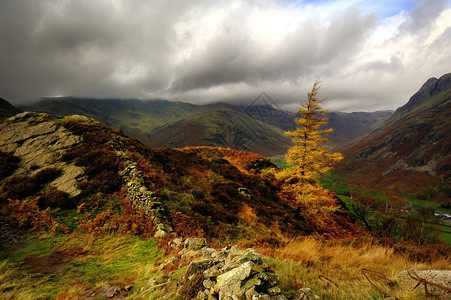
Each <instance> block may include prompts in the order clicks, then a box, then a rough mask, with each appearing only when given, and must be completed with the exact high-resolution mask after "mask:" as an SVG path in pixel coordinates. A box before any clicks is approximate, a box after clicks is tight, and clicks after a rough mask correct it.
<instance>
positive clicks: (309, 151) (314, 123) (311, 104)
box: [279, 81, 343, 195]
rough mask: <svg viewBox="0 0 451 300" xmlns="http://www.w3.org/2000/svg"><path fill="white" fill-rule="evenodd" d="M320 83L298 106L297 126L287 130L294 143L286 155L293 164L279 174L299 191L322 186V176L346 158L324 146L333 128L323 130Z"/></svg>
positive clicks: (302, 192)
mask: <svg viewBox="0 0 451 300" xmlns="http://www.w3.org/2000/svg"><path fill="white" fill-rule="evenodd" d="M319 88H320V82H319V81H316V82H315V84H314V85H313V89H312V91H311V92H309V93H308V99H307V101H306V102H305V103H302V104H301V106H300V108H299V115H300V117H299V118H296V119H295V122H296V123H297V125H298V127H297V128H296V130H294V131H287V132H285V133H286V134H287V135H288V136H290V137H292V141H293V143H294V146H293V147H292V148H290V149H289V150H288V152H287V154H286V155H285V157H286V159H287V162H288V163H289V164H290V165H291V167H290V168H287V169H285V170H284V171H282V172H281V174H279V177H281V178H282V179H283V180H284V181H285V182H286V183H288V184H289V185H290V186H291V188H292V189H294V191H295V192H296V193H297V194H302V195H306V194H310V193H312V192H313V191H312V189H313V190H315V189H316V187H319V182H318V180H319V176H320V175H322V174H324V173H326V172H328V171H329V170H330V169H331V168H332V166H333V165H334V164H335V163H337V162H338V161H340V160H341V159H342V158H343V157H342V155H341V154H340V153H330V152H328V151H327V149H326V147H325V143H327V141H328V139H327V135H328V134H330V133H331V132H332V129H323V127H322V125H325V124H327V122H328V118H327V117H326V116H325V115H326V114H327V112H328V111H327V110H325V109H322V108H321V106H320V104H321V103H322V102H323V101H324V100H325V99H321V98H319V97H318V91H319Z"/></svg>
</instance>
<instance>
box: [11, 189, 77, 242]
mask: <svg viewBox="0 0 451 300" xmlns="http://www.w3.org/2000/svg"><path fill="white" fill-rule="evenodd" d="M38 201H39V197H36V198H34V199H32V200H26V201H21V200H9V204H8V207H9V209H10V210H11V216H12V217H13V218H14V219H15V220H16V221H18V225H19V227H22V228H32V229H33V230H35V231H42V230H49V229H50V230H51V231H53V232H55V231H60V232H64V233H67V232H68V230H67V228H66V227H65V226H64V225H61V224H59V223H58V222H57V221H56V219H55V218H54V217H52V216H51V215H50V210H49V209H46V210H39V207H38Z"/></svg>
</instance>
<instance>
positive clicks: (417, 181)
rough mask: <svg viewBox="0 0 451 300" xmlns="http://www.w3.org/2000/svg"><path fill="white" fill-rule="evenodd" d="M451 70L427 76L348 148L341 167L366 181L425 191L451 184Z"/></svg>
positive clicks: (356, 178) (352, 176) (346, 172)
mask: <svg viewBox="0 0 451 300" xmlns="http://www.w3.org/2000/svg"><path fill="white" fill-rule="evenodd" d="M450 78H451V74H445V75H443V76H442V77H440V78H439V79H436V78H431V79H429V80H428V81H427V82H426V83H425V84H424V85H423V86H422V87H421V88H420V90H419V91H418V92H417V93H415V94H414V95H413V96H412V97H411V98H410V100H409V101H408V103H407V104H406V105H404V106H403V107H401V108H399V109H398V110H397V111H396V112H395V113H394V114H393V116H392V117H391V118H390V119H389V120H387V121H386V122H385V123H384V124H383V125H381V126H380V127H379V128H378V129H376V130H375V131H374V132H373V133H371V134H370V135H368V136H367V137H365V138H364V139H362V140H360V141H358V142H356V143H354V144H352V145H350V146H348V147H346V148H344V149H343V150H342V152H343V153H344V154H345V156H346V159H345V160H344V161H343V162H342V163H341V164H340V166H339V167H338V171H340V172H343V173H345V174H347V175H348V176H349V178H351V179H354V180H356V181H358V182H359V183H362V184H365V185H377V186H385V187H387V186H398V187H401V188H402V189H403V190H404V191H408V192H414V193H417V192H422V191H425V190H427V189H429V188H431V187H433V186H435V185H442V184H445V185H446V184H449V183H447V182H446V181H447V180H449V177H450V175H449V174H450V170H451V153H450V152H449V151H450V148H451V137H450V134H451V128H450V126H451V122H450V120H451V80H450Z"/></svg>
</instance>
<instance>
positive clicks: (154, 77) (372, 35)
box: [0, 0, 451, 110]
mask: <svg viewBox="0 0 451 300" xmlns="http://www.w3.org/2000/svg"><path fill="white" fill-rule="evenodd" d="M343 3H345V4H346V1H332V2H326V3H325V4H324V6H315V5H314V4H313V5H309V6H302V2H301V5H296V6H289V5H288V6H286V5H284V2H283V1H258V2H248V1H239V0H237V1H231V2H229V1H219V0H218V1H207V0H193V1H184V2H180V1H175V0H174V1H171V0H170V1H141V0H130V1H123V0H65V1H56V0H35V1H28V0H3V1H1V2H0V41H1V43H0V66H1V68H0V97H3V98H5V99H9V100H11V101H12V102H13V103H23V102H26V101H32V100H37V99H39V98H40V97H42V96H46V95H50V96H51V95H76V96H89V97H138V98H152V97H165V98H168V99H173V100H182V101H191V102H195V103H208V102H216V101H235V102H242V103H244V104H246V103H250V102H251V101H252V100H253V98H255V97H256V96H258V95H259V94H260V93H261V92H262V91H265V92H267V93H268V94H269V95H270V96H271V97H272V98H273V99H274V100H275V101H277V102H278V103H279V104H280V105H281V106H282V107H285V108H291V107H297V105H298V104H297V103H298V102H300V101H302V100H303V99H304V98H305V94H306V92H307V91H308V90H309V89H311V86H312V84H313V82H314V81H315V80H316V79H322V80H323V89H322V93H323V94H324V95H325V96H327V98H328V99H329V100H328V101H327V103H328V105H329V106H330V107H331V108H334V109H339V110H371V109H376V108H377V109H381V108H396V106H399V105H402V104H403V103H404V102H405V101H407V99H408V97H409V96H410V95H411V94H412V93H413V92H415V90H416V89H417V88H418V87H419V86H421V84H422V83H423V82H424V81H425V80H426V79H427V78H429V77H432V76H435V77H437V76H440V75H442V74H443V73H446V72H449V67H450V66H449V62H448V60H449V59H448V55H446V54H447V53H449V52H450V51H451V46H450V43H449V38H450V36H449V35H450V30H451V29H450V28H451V25H450V24H449V21H446V20H447V19H449V16H450V14H451V13H450V9H449V7H447V4H446V1H445V0H443V1H442V0H436V1H420V2H419V4H418V6H417V7H415V8H414V9H413V10H411V11H409V12H408V13H399V14H398V15H393V16H391V17H389V18H385V19H381V17H380V16H379V15H378V14H377V13H373V14H371V13H367V11H368V6H366V7H365V8H364V9H363V11H365V13H362V11H361V10H360V9H359V8H358V7H357V6H354V5H353V4H352V2H350V3H351V4H349V5H343ZM384 3H385V4H384V5H386V2H384ZM334 5H335V6H334ZM372 5H373V4H372ZM447 16H448V18H447ZM447 28H448V29H447Z"/></svg>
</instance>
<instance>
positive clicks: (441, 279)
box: [398, 270, 451, 299]
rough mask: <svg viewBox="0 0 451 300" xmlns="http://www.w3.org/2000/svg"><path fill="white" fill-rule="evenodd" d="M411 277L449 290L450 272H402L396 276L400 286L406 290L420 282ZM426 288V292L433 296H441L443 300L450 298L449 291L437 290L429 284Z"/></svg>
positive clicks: (450, 286)
mask: <svg viewBox="0 0 451 300" xmlns="http://www.w3.org/2000/svg"><path fill="white" fill-rule="evenodd" d="M412 277H414V278H418V279H420V280H421V279H425V280H427V281H428V282H431V283H435V284H437V285H440V286H443V287H445V288H448V289H451V271H450V270H404V271H401V272H400V273H399V274H398V280H399V283H400V285H401V286H404V287H405V288H408V289H413V288H414V287H415V286H416V285H417V284H418V283H419V282H420V281H419V280H416V279H414V278H412ZM423 286H424V285H423ZM423 286H422V288H423ZM427 287H428V291H429V292H431V293H432V294H433V295H439V296H442V297H444V298H443V299H450V298H451V291H447V290H445V289H442V288H439V287H437V286H434V285H431V284H428V286H427ZM448 297H449V298H448Z"/></svg>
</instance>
